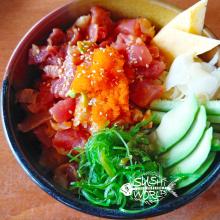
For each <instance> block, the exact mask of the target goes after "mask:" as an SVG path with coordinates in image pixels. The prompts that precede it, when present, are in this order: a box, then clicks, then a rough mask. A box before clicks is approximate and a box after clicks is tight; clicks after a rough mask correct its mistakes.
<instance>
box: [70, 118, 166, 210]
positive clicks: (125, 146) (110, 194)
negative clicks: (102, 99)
mask: <svg viewBox="0 0 220 220" xmlns="http://www.w3.org/2000/svg"><path fill="white" fill-rule="evenodd" d="M150 121H151V120H149V121H146V120H144V121H142V122H140V123H138V124H136V125H135V126H134V127H132V128H131V129H129V130H127V131H126V130H123V129H122V128H120V127H112V128H106V129H104V130H102V131H100V132H98V133H96V134H94V135H93V136H91V137H90V139H89V140H88V142H87V144H86V146H85V148H84V149H79V154H78V155H76V156H73V155H72V154H71V153H69V154H68V156H69V158H70V162H73V161H77V162H78V163H79V167H78V170H77V180H78V181H75V182H71V187H70V189H71V190H73V189H78V194H79V195H83V196H84V197H85V198H86V199H87V200H88V201H90V202H91V203H92V204H95V205H100V206H104V207H108V206H114V207H118V208H119V209H120V210H122V211H126V208H127V209H128V208H129V210H131V209H132V208H138V207H139V208H140V207H141V206H144V201H143V202H142V203H141V202H135V201H134V200H131V198H130V197H126V196H124V195H123V193H121V192H120V188H121V186H122V185H123V184H125V183H127V182H132V181H133V179H134V178H135V176H136V177H137V176H141V174H143V173H145V172H149V171H152V172H153V171H155V172H158V173H159V174H160V175H163V174H162V168H161V166H160V165H159V164H158V163H157V162H156V161H154V160H152V158H151V157H150V156H149V154H148V153H147V152H148V150H149V148H148V146H149V142H148V134H149V129H147V128H146V127H147V125H148V123H149V122H150ZM127 211H128V210H127Z"/></svg>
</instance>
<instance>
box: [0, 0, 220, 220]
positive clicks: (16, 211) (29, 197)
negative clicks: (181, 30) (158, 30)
mask: <svg viewBox="0 0 220 220" xmlns="http://www.w3.org/2000/svg"><path fill="white" fill-rule="evenodd" d="M119 1H120V0H119ZM137 1H138V0H137ZM67 2H68V1H67V0H0V74H1V79H2V77H3V72H4V69H5V66H6V63H7V62H8V59H9V56H10V55H11V53H12V51H13V49H14V48H15V46H16V44H17V43H18V42H19V40H20V39H21V37H22V36H23V35H24V34H25V32H26V31H27V30H28V29H29V28H30V27H31V26H32V25H33V24H34V23H35V22H36V21H38V20H39V19H40V18H41V17H42V16H44V15H46V14H47V13H48V12H50V11H51V10H53V9H55V8H57V7H59V6H62V5H63V4H65V3H67ZM169 2H171V3H175V4H176V5H178V6H180V7H182V8H186V7H188V6H190V5H192V4H193V3H195V2H196V1H195V0H184V1H183V0H169ZM219 22H220V1H219V0H209V5H208V13H207V18H206V24H207V25H208V27H210V29H211V30H214V33H215V34H216V35H217V36H218V37H220V25H219ZM0 129H1V130H0V143H1V144H0V150H1V151H0V152H1V153H0V186H1V190H0V220H6V219H10V220H39V219H41V220H61V219H62V220H77V219H80V220H83V219H85V220H87V219H101V218H97V217H92V216H89V215H85V214H83V213H80V212H78V211H75V210H72V209H70V208H68V207H66V206H64V205H63V204H61V203H59V202H57V201H56V200H54V199H52V198H51V197H50V196H49V195H47V194H46V193H45V192H43V191H42V190H41V189H39V187H37V186H36V185H35V184H34V183H33V182H32V181H31V180H30V179H29V178H28V177H27V175H26V174H25V173H24V171H23V170H22V169H21V167H20V166H19V165H18V163H17V161H16V160H15V158H14V157H13V155H12V153H11V151H10V150H9V147H8V144H7V142H6V139H5V137H4V134H3V131H2V128H0ZM154 219H155V220H157V219H158V220H159V219H160V220H165V219H166V220H168V219H178V220H179V219H184V220H185V219H186V220H188V219H189V220H191V219H193V220H206V219H209V220H217V219H218V220H219V219H220V181H218V182H216V183H215V185H214V186H212V187H211V188H210V189H209V190H208V191H207V192H205V193H204V194H203V195H202V196H200V197H199V198H198V199H196V200H194V201H193V202H192V203H190V204H188V205H186V206H185V207H182V208H180V209H178V210H176V211H174V212H171V213H169V214H166V215H163V216H159V217H156V218H154Z"/></svg>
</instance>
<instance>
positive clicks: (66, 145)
mask: <svg viewBox="0 0 220 220" xmlns="http://www.w3.org/2000/svg"><path fill="white" fill-rule="evenodd" d="M87 138H88V134H87V133H86V132H85V131H82V130H78V129H68V130H63V131H58V132H57V133H56V134H55V136H54V138H53V140H52V142H53V146H54V147H55V148H58V149H59V148H61V149H64V150H65V151H70V150H71V149H74V147H80V146H81V147H82V146H84V145H85V143H86V141H87Z"/></svg>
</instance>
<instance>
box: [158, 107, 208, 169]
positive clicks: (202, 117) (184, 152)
mask: <svg viewBox="0 0 220 220" xmlns="http://www.w3.org/2000/svg"><path fill="white" fill-rule="evenodd" d="M205 128H206V111H205V108H204V106H201V107H200V110H199V112H198V115H197V116H196V119H195V121H194V122H193V125H192V127H191V128H190V130H189V131H188V132H187V134H186V135H185V136H184V137H183V139H182V140H180V142H178V143H177V144H176V145H174V146H173V147H172V148H171V149H169V150H168V151H167V152H166V153H164V154H162V155H161V156H160V157H159V158H158V159H159V162H161V164H162V166H163V167H164V168H166V167H170V166H172V165H173V164H175V163H177V162H179V161H181V160H182V159H184V158H185V157H186V156H188V155H189V154H190V153H191V152H192V151H193V150H194V149H195V147H196V146H197V144H198V143H199V140H200V139H201V137H202V135H203V133H204V130H205Z"/></svg>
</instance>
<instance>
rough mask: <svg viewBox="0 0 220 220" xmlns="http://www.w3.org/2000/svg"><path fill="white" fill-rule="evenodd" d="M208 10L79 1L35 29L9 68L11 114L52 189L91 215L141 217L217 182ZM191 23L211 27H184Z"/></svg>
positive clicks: (7, 122) (219, 165)
mask: <svg viewBox="0 0 220 220" xmlns="http://www.w3.org/2000/svg"><path fill="white" fill-rule="evenodd" d="M206 5H207V1H206V0H203V1H200V2H199V3H197V4H196V5H194V6H192V7H191V8H190V9H188V10H186V11H184V12H183V13H181V14H180V15H179V17H178V14H179V13H180V10H179V9H177V8H176V7H174V6H172V5H169V4H167V3H164V2H163V1H152V0H139V1H135V0H121V1H116V0H113V1H102V0H75V1H73V2H71V3H69V4H67V5H65V6H63V7H61V8H59V9H57V10H55V11H53V12H52V13H50V14H49V15H47V16H46V17H44V18H43V19H41V20H40V21H39V22H38V23H37V24H35V25H34V26H33V27H32V28H31V29H30V31H29V32H28V33H27V34H26V35H25V36H24V37H23V39H22V40H21V41H20V43H19V44H18V46H17V47H16V49H15V51H14V53H13V54H12V56H11V58H10V60H9V63H8V66H7V68H6V72H5V75H4V80H3V85H2V94H1V114H2V121H3V127H4V131H5V134H6V138H7V141H8V143H9V146H10V148H11V150H12V152H13V154H14V156H15V157H16V159H17V161H18V162H19V164H20V165H21V166H22V168H23V169H24V171H25V172H26V173H27V174H28V175H29V177H30V178H31V179H32V180H33V181H34V182H35V183H36V184H37V185H38V186H39V187H40V188H41V189H43V190H44V191H45V192H47V193H48V194H49V195H51V196H52V197H53V198H55V199H57V200H58V201H60V202H62V203H63V204H65V205H67V206H69V207H71V208H73V209H76V210H79V211H82V212H85V213H88V214H91V215H96V216H100V217H105V218H115V219H134V218H145V217H151V216H156V215H161V214H164V213H167V212H170V211H173V210H175V209H177V208H179V207H181V206H183V205H185V204H187V203H189V202H190V201H192V200H193V199H195V198H196V197H197V196H199V195H200V194H201V193H203V192H204V191H205V190H207V189H208V188H209V187H210V186H211V185H212V184H213V183H214V182H215V181H216V180H217V178H218V176H219V173H220V156H219V152H218V151H220V139H219V138H220V136H219V134H218V132H219V131H220V125H219V123H220V101H218V100H219V99H220V96H219V88H220V70H219V67H218V66H217V63H218V59H219V55H218V51H217V49H216V48H217V47H218V45H219V41H218V40H214V39H213V38H214V35H213V34H212V33H211V32H210V31H209V30H208V29H206V28H205V29H203V26H204V23H203V22H204V16H205V8H206ZM190 13H191V14H190ZM193 13H195V14H193ZM192 14H193V15H194V16H195V17H196V16H199V18H200V20H199V21H198V19H196V18H197V17H196V18H195V22H193V21H191V23H190V22H189V23H187V22H186V23H181V22H180V21H182V20H184V19H185V20H186V21H187V18H188V17H189V16H190V15H192ZM174 18H175V19H174ZM183 18H184V19H183ZM172 19H173V20H172ZM169 36H171V37H169ZM195 42H196V43H195ZM180 45H183V46H180ZM202 45H206V46H202ZM210 51H211V52H210ZM177 72H178V76H177ZM187 74H188V78H187V77H185V75H187ZM181 77H182V78H181ZM189 79H190V80H189ZM155 180H156V181H155ZM149 189H150V191H149ZM152 192H153V193H152Z"/></svg>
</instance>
